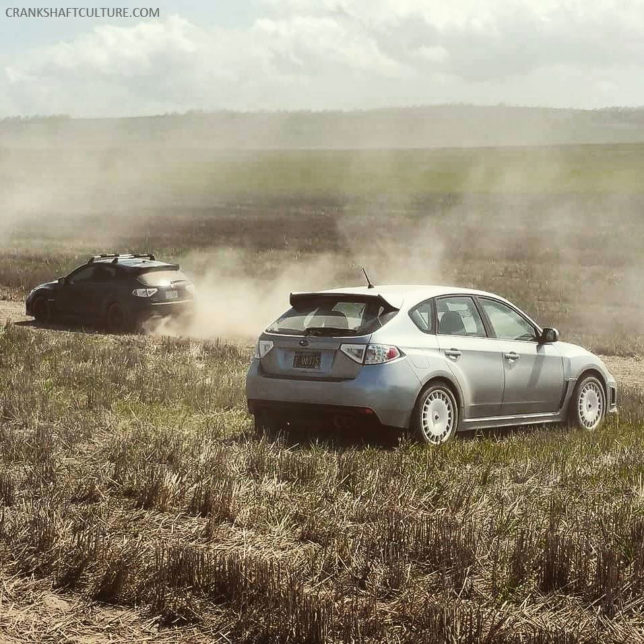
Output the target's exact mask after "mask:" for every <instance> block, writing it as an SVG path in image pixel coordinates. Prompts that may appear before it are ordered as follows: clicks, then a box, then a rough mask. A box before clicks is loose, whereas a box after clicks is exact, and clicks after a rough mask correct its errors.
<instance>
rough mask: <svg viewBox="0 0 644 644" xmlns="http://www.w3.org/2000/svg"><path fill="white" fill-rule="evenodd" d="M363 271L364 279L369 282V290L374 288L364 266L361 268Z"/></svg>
mask: <svg viewBox="0 0 644 644" xmlns="http://www.w3.org/2000/svg"><path fill="white" fill-rule="evenodd" d="M360 268H361V269H362V272H363V273H364V277H365V279H366V280H367V288H373V284H372V283H371V280H370V279H369V276H368V275H367V271H365V269H364V266H361V267H360Z"/></svg>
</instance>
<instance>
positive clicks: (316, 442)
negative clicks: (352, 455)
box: [242, 425, 570, 451]
mask: <svg viewBox="0 0 644 644" xmlns="http://www.w3.org/2000/svg"><path fill="white" fill-rule="evenodd" d="M542 430H543V431H549V432H561V433H562V434H563V433H566V432H568V431H570V430H569V429H568V428H567V427H566V426H565V425H546V426H544V425H521V426H516V427H497V428H492V429H482V430H477V431H465V432H458V433H457V434H456V436H455V437H454V439H453V440H454V441H462V442H464V443H467V442H470V441H477V440H485V439H491V440H499V441H501V440H505V439H509V438H512V437H515V436H516V437H519V436H529V435H530V434H535V433H538V432H540V431H542ZM255 436H256V438H259V439H260V440H261V439H263V440H266V441H268V442H271V443H275V442H278V443H280V444H281V445H283V446H284V447H286V448H288V449H303V450H306V449H310V448H313V447H324V448H326V449H329V450H332V451H343V450H347V449H358V450H362V449H380V450H394V449H396V448H398V447H402V446H404V445H408V444H413V443H414V442H415V439H414V437H413V435H412V434H411V433H410V432H407V431H404V430H399V429H396V428H392V427H381V428H377V429H369V430H368V431H367V430H359V429H352V430H337V429H334V428H330V427H329V428H322V427H308V428H307V427H305V426H302V427H296V428H282V429H280V430H279V431H278V432H266V431H260V432H259V433H256V434H255ZM242 440H248V437H247V436H246V437H244V438H243V439H242ZM419 446H420V447H422V445H420V444H419ZM425 448H426V449H440V448H441V446H433V445H426V446H425Z"/></svg>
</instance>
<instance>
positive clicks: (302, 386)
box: [246, 358, 421, 428]
mask: <svg viewBox="0 0 644 644" xmlns="http://www.w3.org/2000/svg"><path fill="white" fill-rule="evenodd" d="M420 386H421V383H420V380H419V379H418V377H417V376H416V374H415V372H414V371H413V369H412V368H411V367H410V365H409V364H408V361H407V360H406V359H404V358H403V359H402V360H396V361H394V362H390V363H386V364H381V365H367V366H364V367H363V368H362V369H361V371H360V373H359V374H358V376H357V377H356V378H354V379H351V380H341V381H328V380H326V381H325V380H300V379H295V378H279V377H275V376H268V375H266V374H264V373H262V371H261V366H260V362H259V360H258V359H256V358H255V359H253V361H252V363H251V366H250V369H249V370H248V375H247V376H246V397H247V399H248V407H249V410H250V411H251V413H253V414H255V413H257V412H258V411H261V410H271V411H275V412H276V413H279V414H280V415H293V416H302V415H305V414H307V413H308V414H309V415H312V416H315V415H317V414H325V415H328V414H330V415H348V416H355V417H361V418H364V419H369V420H371V421H376V422H377V423H379V424H381V425H387V426H391V427H398V428H406V427H408V426H409V420H410V417H411V412H412V410H413V408H414V405H415V404H416V397H417V396H418V393H419V391H420ZM367 410H369V411H367ZM370 412H373V413H370Z"/></svg>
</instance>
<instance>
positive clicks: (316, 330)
mask: <svg viewBox="0 0 644 644" xmlns="http://www.w3.org/2000/svg"><path fill="white" fill-rule="evenodd" d="M356 333H357V331H355V330H354V329H341V328H340V327H337V326H310V327H307V328H306V329H304V335H319V336H323V335H355V334H356Z"/></svg>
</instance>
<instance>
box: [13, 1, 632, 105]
mask: <svg viewBox="0 0 644 644" xmlns="http://www.w3.org/2000/svg"><path fill="white" fill-rule="evenodd" d="M28 6H33V7H38V6H43V7H56V6H82V7H100V6H108V7H114V6H125V7H130V8H132V7H135V6H137V7H159V8H160V13H161V15H160V18H158V19H145V20H139V19H99V20H92V19H81V18H78V19H73V18H40V19H27V18H9V17H7V11H9V12H10V11H11V8H12V7H21V8H23V7H28ZM0 8H1V10H2V11H1V14H0V116H8V115H33V114H70V115H73V116H120V115H140V114H159V113H166V112H177V111H178V112H183V111H186V110H191V109H201V110H216V109H222V108H225V109H234V110H259V109H269V110H275V109H316V110H318V109H353V108H370V107H384V106H397V105H420V104H435V103H449V102H465V103H478V104H495V103H507V104H515V105H545V106H557V107H583V108H595V107H601V106H609V105H644V77H643V76H644V73H643V72H644V0H619V1H616V0H578V1H577V0H575V1H561V0H560V1H553V0H215V1H214V2H213V1H212V0H181V2H179V1H178V0H177V1H175V2H172V1H171V0H143V1H141V0H120V2H119V1H118V0H116V1H115V0H103V1H101V0H80V1H79V0H76V1H75V2H71V0H69V1H67V2H60V1H55V0H47V1H44V0H0Z"/></svg>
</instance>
